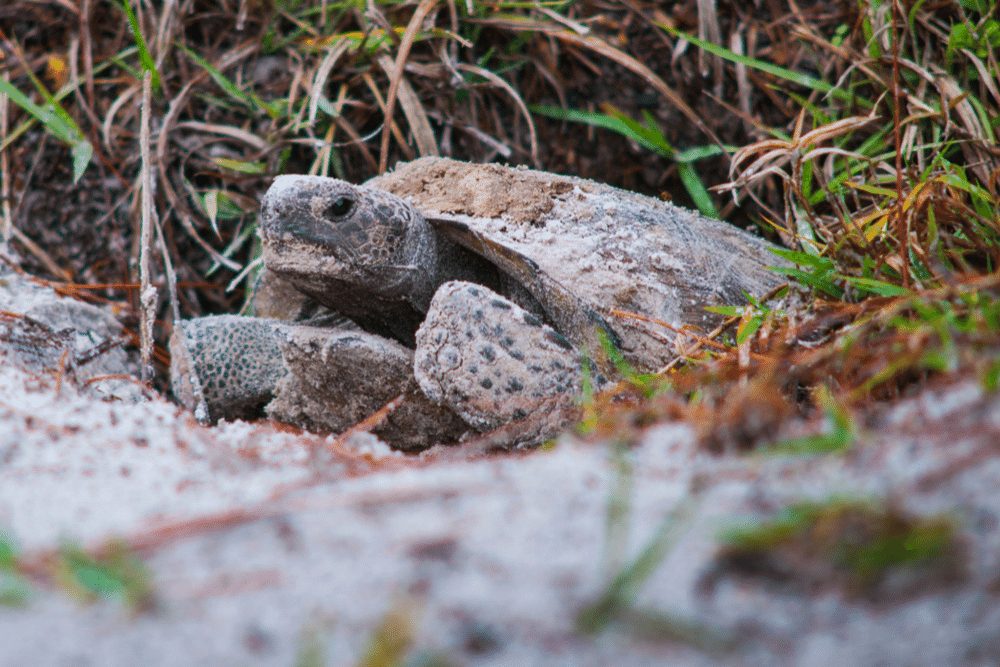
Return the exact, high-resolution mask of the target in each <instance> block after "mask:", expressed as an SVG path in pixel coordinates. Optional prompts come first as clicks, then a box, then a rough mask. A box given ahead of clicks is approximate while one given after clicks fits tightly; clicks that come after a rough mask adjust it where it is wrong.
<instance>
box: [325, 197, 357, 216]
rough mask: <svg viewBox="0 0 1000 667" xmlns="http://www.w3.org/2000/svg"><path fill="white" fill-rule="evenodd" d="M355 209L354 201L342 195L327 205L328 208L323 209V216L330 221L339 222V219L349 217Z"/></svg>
mask: <svg viewBox="0 0 1000 667" xmlns="http://www.w3.org/2000/svg"><path fill="white" fill-rule="evenodd" d="M353 209H354V199H352V198H351V197H348V196H345V195H340V196H338V197H336V198H334V199H333V201H331V202H330V203H329V204H327V205H326V208H324V209H323V214H324V215H325V217H326V218H327V219H329V220H337V219H339V218H345V217H347V215H348V214H349V213H350V212H351V211H352V210H353Z"/></svg>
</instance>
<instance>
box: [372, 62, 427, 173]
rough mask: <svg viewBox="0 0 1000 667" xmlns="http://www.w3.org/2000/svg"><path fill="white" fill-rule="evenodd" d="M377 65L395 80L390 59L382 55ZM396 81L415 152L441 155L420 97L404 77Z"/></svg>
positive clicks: (393, 68) (394, 71)
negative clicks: (415, 144)
mask: <svg viewBox="0 0 1000 667" xmlns="http://www.w3.org/2000/svg"><path fill="white" fill-rule="evenodd" d="M378 64H379V65H380V66H381V67H382V69H383V70H384V71H385V73H386V74H387V75H388V76H389V78H390V79H393V80H397V77H396V70H395V64H394V63H393V61H392V58H390V57H389V56H388V55H386V54H383V55H381V56H379V59H378ZM398 81H399V89H398V91H397V97H398V99H399V106H400V107H401V108H402V109H403V115H404V116H406V122H407V123H409V125H410V131H412V132H413V140H414V141H416V143H417V152H418V153H419V154H420V155H422V156H427V155H434V156H438V155H441V153H440V152H439V151H438V146H437V140H436V139H435V138H434V130H432V129H431V122H430V120H429V119H428V118H427V111H426V110H425V109H424V107H423V105H422V104H421V103H420V97H419V96H418V95H417V92H416V91H415V90H413V86H411V85H410V83H409V82H408V81H407V80H406V78H405V77H403V76H402V75H400V76H399V77H398Z"/></svg>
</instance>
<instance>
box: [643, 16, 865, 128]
mask: <svg viewBox="0 0 1000 667" xmlns="http://www.w3.org/2000/svg"><path fill="white" fill-rule="evenodd" d="M657 25H658V26H659V27H660V28H661V29H662V30H664V31H665V32H667V33H669V34H671V35H673V36H674V37H677V38H679V39H683V40H685V41H688V42H691V43H692V44H694V45H695V46H697V47H698V48H700V49H702V50H703V51H707V52H708V53H711V54H712V55H714V56H718V57H720V58H723V59H725V60H728V61H730V62H733V63H737V64H739V65H745V66H747V67H751V68H753V69H755V70H758V71H760V72H765V73H767V74H770V75H772V76H776V77H778V78H779V79H784V80H785V81H789V82H791V83H794V84H797V85H800V86H803V87H805V88H809V89H810V90H815V91H818V92H821V93H823V94H825V95H830V96H831V97H834V98H836V99H837V100H840V101H841V102H847V103H851V102H857V103H858V104H860V105H861V106H863V107H865V108H868V109H870V108H872V107H873V106H874V104H873V103H872V102H871V100H868V99H865V98H863V97H859V96H857V95H852V94H851V93H849V92H847V91H845V90H842V89H840V88H838V87H837V86H834V85H831V84H829V83H827V82H826V81H823V80H822V79H817V78H816V77H814V76H810V75H808V74H803V73H802V72H796V71H794V70H790V69H786V68H784V67H781V66H779V65H775V64H774V63H769V62H766V61H764V60H759V59H757V58H751V57H750V56H744V55H741V54H739V53H735V52H733V51H730V50H729V49H727V48H725V47H724V46H719V45H718V44H713V43H712V42H707V41H705V40H703V39H698V38H697V37H695V36H694V35H690V34H688V33H686V32H683V31H681V30H678V29H677V28H674V27H671V26H668V25H666V24H663V23H658V24H657Z"/></svg>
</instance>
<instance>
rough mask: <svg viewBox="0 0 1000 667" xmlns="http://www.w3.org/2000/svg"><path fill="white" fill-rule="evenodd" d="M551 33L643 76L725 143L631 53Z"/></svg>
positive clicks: (568, 34) (714, 139)
mask: <svg viewBox="0 0 1000 667" xmlns="http://www.w3.org/2000/svg"><path fill="white" fill-rule="evenodd" d="M550 34H551V35H552V36H553V37H555V38H556V39H558V40H559V41H562V42H566V43H568V44H574V45H576V46H580V47H583V48H585V49H588V50H590V51H593V52H594V53H598V54H600V55H602V56H604V57H605V58H607V59H609V60H613V61H614V62H616V63H618V64H619V65H621V66H622V67H624V68H626V69H628V70H629V71H631V72H633V73H635V74H637V75H639V76H641V77H642V78H643V79H645V80H646V82H647V83H649V85H651V86H652V87H653V88H654V89H655V90H656V91H657V92H658V93H660V94H661V95H662V96H663V97H664V99H666V100H667V101H668V102H669V103H670V104H672V105H673V106H674V107H675V108H676V109H677V110H678V111H680V112H681V113H682V114H684V117H685V118H687V119H688V120H689V121H691V123H692V124H694V126H695V127H697V128H698V129H699V130H701V131H702V133H704V135H705V136H706V137H708V138H709V139H711V140H712V142H714V143H715V144H717V145H719V146H722V145H723V143H722V140H721V139H719V137H718V136H717V135H716V134H715V132H713V131H712V129H711V128H710V127H708V125H706V124H705V122H704V121H703V120H702V119H701V117H700V116H699V115H698V114H696V113H695V111H694V109H692V108H691V107H690V106H689V105H688V103H687V102H685V101H684V98H682V97H681V96H680V95H679V94H678V93H677V91H675V90H674V89H673V88H671V87H670V86H668V85H667V82H666V81H664V80H663V79H661V78H660V77H659V76H658V75H657V74H656V72H654V71H653V70H651V69H649V67H647V66H646V65H643V64H642V63H641V62H639V61H638V60H636V59H635V58H633V57H632V56H630V55H629V54H627V53H625V52H624V51H622V50H620V49H616V48H615V47H613V46H611V45H610V44H608V43H607V42H606V41H604V40H603V39H600V38H598V37H587V36H583V35H578V34H576V33H575V32H570V31H568V30H560V31H558V32H552V33H550Z"/></svg>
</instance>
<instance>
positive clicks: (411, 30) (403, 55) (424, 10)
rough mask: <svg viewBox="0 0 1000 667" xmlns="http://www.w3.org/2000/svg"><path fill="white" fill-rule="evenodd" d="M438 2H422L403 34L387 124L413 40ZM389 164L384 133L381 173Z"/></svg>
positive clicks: (387, 105)
mask: <svg viewBox="0 0 1000 667" xmlns="http://www.w3.org/2000/svg"><path fill="white" fill-rule="evenodd" d="M437 3H438V0H421V2H420V4H419V5H417V9H416V11H414V12H413V17H412V18H411V19H410V22H409V23H408V24H407V26H406V32H404V33H403V39H402V40H400V43H399V50H398V51H397V52H396V62H395V64H394V67H393V70H394V76H393V77H392V80H391V81H390V83H389V93H388V94H387V95H386V100H385V122H386V123H387V124H388V123H391V122H392V113H393V110H394V109H395V106H396V97H397V95H398V94H399V85H400V82H401V81H402V79H403V70H404V68H405V66H406V59H407V58H408V57H409V56H410V49H411V48H413V40H415V39H416V37H417V32H418V31H419V30H420V26H421V25H423V22H424V19H426V18H427V15H428V14H430V12H431V10H432V9H434V7H435V5H437ZM388 163H389V133H388V132H383V133H382V144H381V147H380V148H379V156H378V171H379V173H380V174H381V173H384V172H385V170H386V167H387V166H388Z"/></svg>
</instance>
